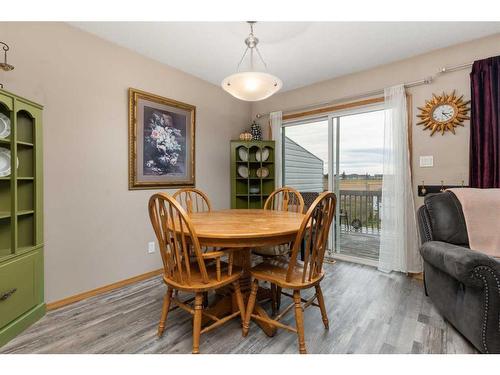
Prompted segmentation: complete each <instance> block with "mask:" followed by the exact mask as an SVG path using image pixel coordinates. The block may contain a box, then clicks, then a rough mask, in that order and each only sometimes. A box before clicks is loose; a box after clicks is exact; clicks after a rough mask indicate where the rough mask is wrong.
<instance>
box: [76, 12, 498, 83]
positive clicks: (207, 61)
mask: <svg viewBox="0 0 500 375" xmlns="http://www.w3.org/2000/svg"><path fill="white" fill-rule="evenodd" d="M71 24H72V25H73V26H75V27H78V28H80V29H83V30H85V31H88V32H90V33H93V34H95V35H98V36H100V37H102V38H104V39H107V40H109V41H111V42H113V43H116V44H119V45H121V46H123V47H126V48H129V49H131V50H134V51H136V52H138V53H140V54H142V55H144V56H147V57H150V58H152V59H155V60H157V61H160V62H162V63H164V64H167V65H170V66H173V67H175V68H177V69H180V70H182V71H184V72H186V73H189V74H192V75H194V76H197V77H199V78H201V79H204V80H206V81H209V82H212V83H214V84H217V85H219V84H220V82H221V81H222V79H223V78H224V77H225V76H227V75H229V74H232V73H234V72H235V70H236V66H237V64H238V62H239V60H240V58H241V56H242V54H243V51H244V49H245V45H244V42H243V40H244V39H245V38H246V37H247V35H248V33H249V28H248V25H247V24H246V23H244V22H72V23H71ZM495 33H500V22H259V23H257V24H256V26H255V35H256V36H257V37H258V38H259V39H260V44H259V48H260V51H261V53H262V56H263V57H264V60H265V61H266V63H267V65H268V69H269V72H270V73H272V74H275V75H277V76H278V77H279V78H281V79H282V80H283V83H284V87H283V90H291V89H294V88H297V87H301V86H305V85H308V84H311V83H314V82H318V81H322V80H325V79H329V78H334V77H338V76H342V75H345V74H349V73H353V72H356V71H361V70H365V69H369V68H372V67H375V66H378V65H382V64H387V63H390V62H393V61H397V60H401V59H405V58H408V57H411V56H415V55H419V54H422V53H425V52H428V51H431V50H434V49H439V48H443V47H446V46H450V45H453V44H457V43H461V42H465V41H468V40H473V39H477V38H480V37H483V36H487V35H491V34H495ZM499 49H500V47H499ZM499 52H500V51H499ZM457 63H461V62H460V61H457Z"/></svg>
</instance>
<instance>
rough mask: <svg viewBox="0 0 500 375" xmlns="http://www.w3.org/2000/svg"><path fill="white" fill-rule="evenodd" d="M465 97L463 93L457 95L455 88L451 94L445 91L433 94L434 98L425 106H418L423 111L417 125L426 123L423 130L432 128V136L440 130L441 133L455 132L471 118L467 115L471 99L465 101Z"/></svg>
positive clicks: (426, 102) (427, 101)
mask: <svg viewBox="0 0 500 375" xmlns="http://www.w3.org/2000/svg"><path fill="white" fill-rule="evenodd" d="M463 97H464V96H463V95H462V96H460V97H457V96H456V95H455V90H454V91H453V92H452V93H451V94H449V95H447V94H445V93H444V92H443V95H440V96H437V95H435V94H432V99H431V100H426V101H425V106H424V107H418V109H419V110H420V111H421V113H420V114H419V115H417V117H419V118H420V119H421V120H422V121H420V122H418V123H417V125H424V128H423V130H427V129H430V130H431V136H432V135H434V133H435V132H437V131H440V132H441V135H444V133H445V132H446V131H451V132H452V133H453V134H455V128H456V127H457V126H464V124H463V122H464V121H465V120H470V117H469V116H468V115H467V113H468V111H469V110H470V108H468V107H467V105H468V104H469V103H470V100H468V101H466V102H465V101H464V100H463Z"/></svg>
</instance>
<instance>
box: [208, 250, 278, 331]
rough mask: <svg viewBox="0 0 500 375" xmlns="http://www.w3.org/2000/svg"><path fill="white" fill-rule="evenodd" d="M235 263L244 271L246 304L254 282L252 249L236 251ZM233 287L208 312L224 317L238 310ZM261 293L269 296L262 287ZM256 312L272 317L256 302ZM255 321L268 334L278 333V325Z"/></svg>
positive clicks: (243, 290) (241, 279)
mask: <svg viewBox="0 0 500 375" xmlns="http://www.w3.org/2000/svg"><path fill="white" fill-rule="evenodd" d="M233 264H234V265H236V266H238V267H241V268H242V269H243V273H242V275H241V278H240V289H241V294H242V295H243V300H244V302H245V306H246V305H247V301H248V297H249V296H250V288H251V283H252V280H251V276H250V268H251V267H252V255H251V249H241V250H240V251H235V252H234V263H233ZM232 289H233V288H232V286H231V287H229V288H227V290H226V294H225V295H224V296H223V297H222V298H220V299H219V300H217V301H216V302H215V303H214V304H213V305H212V306H211V307H209V308H208V309H207V312H209V313H211V314H213V315H215V316H217V317H223V316H225V315H228V314H230V313H232V312H236V311H238V305H237V303H236V299H235V296H234V293H233V290H232ZM261 295H262V297H265V298H269V297H268V295H267V292H266V289H262V292H261ZM259 299H260V298H259ZM254 313H255V314H257V315H260V316H261V317H263V318H267V319H270V317H269V315H268V314H267V313H266V311H265V310H264V309H263V308H262V307H261V306H259V305H258V304H255V308H254ZM208 321H209V319H206V320H204V321H203V324H206V323H208ZM255 323H256V324H257V325H258V326H259V327H260V328H261V329H262V330H263V331H264V333H265V334H266V335H268V336H270V337H272V336H274V335H275V334H276V327H274V326H272V325H270V324H268V323H265V322H262V321H258V320H256V321H255Z"/></svg>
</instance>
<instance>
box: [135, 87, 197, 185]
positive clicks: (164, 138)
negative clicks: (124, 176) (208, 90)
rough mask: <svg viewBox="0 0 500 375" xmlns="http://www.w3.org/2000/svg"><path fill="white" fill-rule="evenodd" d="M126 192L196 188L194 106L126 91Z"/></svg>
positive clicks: (139, 91) (136, 91)
mask: <svg viewBox="0 0 500 375" xmlns="http://www.w3.org/2000/svg"><path fill="white" fill-rule="evenodd" d="M128 96H129V126H128V142H129V151H128V153H129V158H128V161H129V190H140V189H169V188H180V187H193V186H195V129H196V126H195V125H196V107H195V106H194V105H191V104H187V103H182V102H179V101H177V100H173V99H169V98H164V97H162V96H158V95H154V94H151V93H148V92H145V91H141V90H137V89H134V88H129V90H128Z"/></svg>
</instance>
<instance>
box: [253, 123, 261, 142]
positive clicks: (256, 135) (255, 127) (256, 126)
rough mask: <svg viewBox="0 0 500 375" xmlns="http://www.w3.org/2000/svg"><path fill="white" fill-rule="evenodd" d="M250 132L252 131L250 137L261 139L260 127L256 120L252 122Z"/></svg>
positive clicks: (256, 139)
mask: <svg viewBox="0 0 500 375" xmlns="http://www.w3.org/2000/svg"><path fill="white" fill-rule="evenodd" d="M250 132H251V133H252V139H253V140H254V141H262V129H261V128H260V125H259V124H258V123H257V122H256V121H253V122H252V125H251V127H250Z"/></svg>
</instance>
